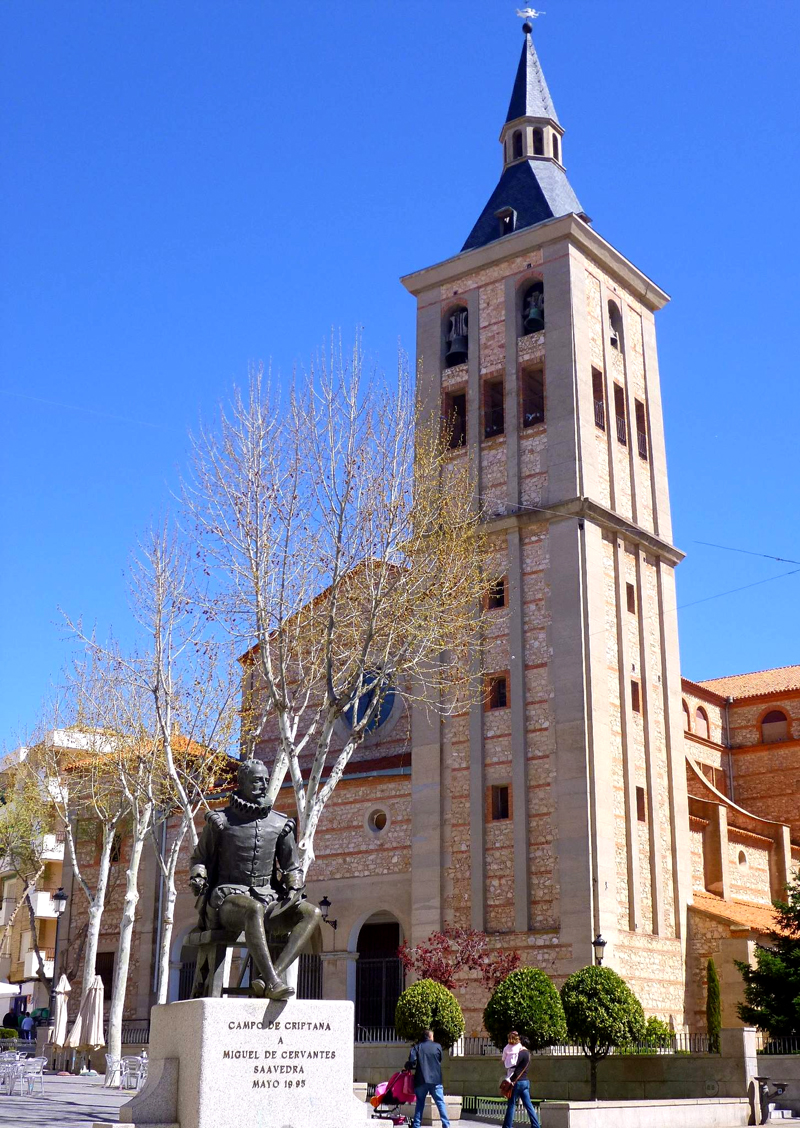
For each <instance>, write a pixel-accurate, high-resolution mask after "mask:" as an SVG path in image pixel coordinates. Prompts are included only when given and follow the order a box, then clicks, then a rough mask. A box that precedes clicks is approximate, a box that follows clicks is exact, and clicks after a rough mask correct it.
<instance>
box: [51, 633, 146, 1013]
mask: <svg viewBox="0 0 800 1128" xmlns="http://www.w3.org/2000/svg"><path fill="white" fill-rule="evenodd" d="M113 676H114V671H113V669H112V668H110V667H109V665H108V664H107V663H104V662H102V661H100V660H99V659H98V657H97V656H95V655H90V656H89V657H88V658H86V659H85V660H84V659H81V660H78V661H76V662H75V663H74V665H73V667H72V670H71V671H70V674H69V677H68V679H67V686H66V687H65V692H64V695H63V697H62V699H61V700H59V702H58V703H57V705H56V706H55V707H54V713H53V717H52V723H51V725H50V726H49V727H48V729H47V731H46V732H45V733H44V734H43V736H42V737H41V739H40V741H39V742H38V744H37V747H36V748H35V749H34V751H35V754H36V757H37V765H38V768H39V770H40V771H41V772H42V775H43V779H44V784H45V787H46V789H47V793H48V795H49V796H50V798H51V800H52V803H53V806H54V808H55V810H56V813H57V815H58V818H59V821H60V823H61V825H62V826H63V828H64V840H65V844H66V848H67V854H68V855H69V859H70V862H71V865H72V872H73V874H74V877H75V881H76V882H77V884H78V888H79V889H80V890H81V892H82V894H83V896H84V898H85V899H86V904H87V915H88V920H87V927H86V934H85V940H84V950H83V980H82V985H81V1002H82V1001H83V998H84V997H85V995H86V992H87V991H88V990H89V987H90V985H91V983H92V980H93V979H94V977H95V974H96V972H95V965H96V961H97V942H98V939H99V936H100V926H101V923H102V919H103V912H104V910H105V904H106V895H107V892H108V883H109V874H110V871H111V861H112V853H113V850H114V845H115V842H118V835H119V832H120V831H121V829H122V826H123V819H124V817H125V815H126V812H127V809H128V798H127V795H126V792H125V788H124V787H123V786H122V782H121V780H120V776H119V770H118V764H117V759H116V755H115V752H116V744H117V741H118V734H117V733H115V732H114V731H113V730H111V729H110V728H109V727H107V723H108V718H109V714H113V707H112V706H111V705H110V704H109V701H108V694H109V685H110V684H111V682H112V681H113ZM98 837H99V840H100V841H99V847H100V850H99V857H98V858H97V861H96V862H95V850H96V847H97V845H98V842H97V839H98Z"/></svg>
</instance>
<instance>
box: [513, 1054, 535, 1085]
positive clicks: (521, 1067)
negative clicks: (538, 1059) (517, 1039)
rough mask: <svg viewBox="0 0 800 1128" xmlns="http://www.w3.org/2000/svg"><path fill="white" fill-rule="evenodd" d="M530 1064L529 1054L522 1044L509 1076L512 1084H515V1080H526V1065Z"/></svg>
mask: <svg viewBox="0 0 800 1128" xmlns="http://www.w3.org/2000/svg"><path fill="white" fill-rule="evenodd" d="M530 1064H531V1055H530V1054H529V1053H528V1051H527V1050H526V1049H525V1047H524V1046H523V1047H522V1049H521V1050H520V1051H519V1054H518V1055H517V1064H516V1066H515V1067H514V1072H513V1073H512V1074H511V1076H510V1077H509V1081H510V1082H511V1083H512V1085H516V1083H517V1081H526V1080H527V1078H528V1066H529V1065H530Z"/></svg>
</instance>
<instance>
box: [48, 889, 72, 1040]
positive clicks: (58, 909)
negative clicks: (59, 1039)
mask: <svg viewBox="0 0 800 1128" xmlns="http://www.w3.org/2000/svg"><path fill="white" fill-rule="evenodd" d="M50 900H51V901H52V902H53V911H54V912H55V914H56V943H55V947H54V948H53V978H52V980H51V982H50V1003H49V1010H50V1015H49V1021H50V1022H52V1021H53V1017H54V1015H55V1013H56V974H57V972H58V926H59V923H60V921H61V917H62V916H63V915H64V909H66V907H67V900H68V897H67V894H66V893H65V892H64V887H63V885H59V887H58V889H57V890H56V891H55V893H52V894H51V895H50Z"/></svg>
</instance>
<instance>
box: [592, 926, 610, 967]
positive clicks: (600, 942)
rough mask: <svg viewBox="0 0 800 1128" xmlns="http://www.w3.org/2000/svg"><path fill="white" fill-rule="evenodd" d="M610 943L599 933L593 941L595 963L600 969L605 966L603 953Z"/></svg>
mask: <svg viewBox="0 0 800 1128" xmlns="http://www.w3.org/2000/svg"><path fill="white" fill-rule="evenodd" d="M607 943H608V941H606V940H604V939H603V937H602V936H601V935H600V933H599V932H598V933H597V935H596V936H595V938H594V940H592V947H593V948H594V962H595V963H596V964H597V966H598V967H602V966H603V951H604V949H605V946H606V944H607Z"/></svg>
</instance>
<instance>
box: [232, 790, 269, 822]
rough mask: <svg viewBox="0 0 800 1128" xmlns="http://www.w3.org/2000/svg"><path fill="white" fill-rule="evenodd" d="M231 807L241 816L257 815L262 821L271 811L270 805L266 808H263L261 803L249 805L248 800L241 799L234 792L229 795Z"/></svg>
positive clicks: (241, 797)
mask: <svg viewBox="0 0 800 1128" xmlns="http://www.w3.org/2000/svg"><path fill="white" fill-rule="evenodd" d="M231 806H232V807H233V809H234V810H235V811H238V812H239V814H241V815H258V816H259V817H260V818H262V819H263V818H266V816H267V815H268V814H269V813H270V811H271V810H272V804H271V803H270V804H267V806H263V805H262V804H261V803H251V802H250V800H249V799H245V798H243V796H241V795H240V794H239V793H238V791H234V793H233V795H231Z"/></svg>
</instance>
